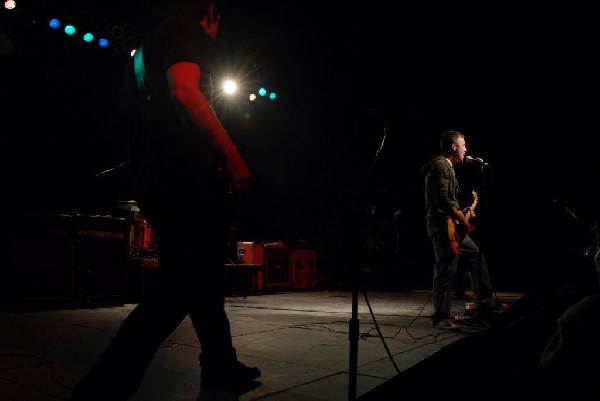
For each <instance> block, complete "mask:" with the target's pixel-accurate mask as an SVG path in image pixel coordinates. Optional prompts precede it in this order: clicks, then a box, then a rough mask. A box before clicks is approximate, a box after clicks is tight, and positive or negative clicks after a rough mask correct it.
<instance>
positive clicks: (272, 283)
mask: <svg viewBox="0 0 600 401" xmlns="http://www.w3.org/2000/svg"><path fill="white" fill-rule="evenodd" d="M290 258H291V252H290V248H289V247H285V246H266V247H265V287H267V288H270V287H289V286H290V284H291V272H290Z"/></svg>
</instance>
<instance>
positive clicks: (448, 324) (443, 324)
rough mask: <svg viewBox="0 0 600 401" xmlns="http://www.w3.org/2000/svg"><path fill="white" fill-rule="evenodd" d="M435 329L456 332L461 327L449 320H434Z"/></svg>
mask: <svg viewBox="0 0 600 401" xmlns="http://www.w3.org/2000/svg"><path fill="white" fill-rule="evenodd" d="M433 327H434V328H436V329H442V330H456V329H458V328H459V326H458V325H457V324H456V323H454V322H452V321H451V320H448V319H442V320H437V321H435V320H434V321H433Z"/></svg>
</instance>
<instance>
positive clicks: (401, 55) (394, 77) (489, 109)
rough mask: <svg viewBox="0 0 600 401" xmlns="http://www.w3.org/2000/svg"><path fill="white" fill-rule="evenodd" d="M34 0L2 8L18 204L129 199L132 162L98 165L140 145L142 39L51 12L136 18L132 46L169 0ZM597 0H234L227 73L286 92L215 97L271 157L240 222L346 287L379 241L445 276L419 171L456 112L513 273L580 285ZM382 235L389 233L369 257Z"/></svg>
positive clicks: (424, 273) (497, 253)
mask: <svg viewBox="0 0 600 401" xmlns="http://www.w3.org/2000/svg"><path fill="white" fill-rule="evenodd" d="M121 3H124V4H121ZM19 4H20V5H23V7H22V8H21V9H19V10H13V11H11V12H8V11H6V10H4V9H3V10H2V11H1V13H0V18H1V19H0V34H2V37H1V39H2V41H1V42H0V43H2V47H1V48H0V49H1V50H2V52H0V65H1V70H0V72H1V73H2V86H1V87H2V100H1V103H0V106H1V110H2V114H1V115H2V129H1V131H0V135H1V141H2V146H1V149H2V154H1V163H2V177H3V180H4V182H5V185H4V188H5V190H4V191H3V198H4V199H5V203H6V209H5V211H6V213H7V214H10V215H13V214H17V213H19V212H23V211H25V212H43V213H64V214H84V215H107V214H108V215H110V214H113V213H115V204H116V202H117V201H119V200H127V199H129V195H128V193H127V189H126V185H125V182H124V180H123V177H124V174H122V171H121V170H119V169H117V171H116V172H115V173H114V174H103V175H101V176H98V174H99V173H100V172H103V171H105V170H108V169H111V168H113V167H115V166H117V165H119V164H120V163H122V162H124V161H126V157H127V156H126V154H125V153H124V149H125V146H124V138H123V136H122V133H121V132H120V131H119V128H120V126H121V123H120V120H119V113H118V112H119V110H118V108H117V107H116V105H117V104H118V96H119V91H120V89H121V85H120V80H121V77H122V70H123V67H124V65H125V62H126V60H127V57H128V55H127V51H125V50H123V51H116V50H114V49H99V48H96V47H93V46H92V45H88V44H84V43H83V42H81V41H80V39H76V38H68V37H66V36H65V35H64V34H63V33H62V32H55V31H52V30H50V29H49V28H48V27H47V21H48V19H49V17H52V16H54V15H59V16H62V15H65V16H68V17H69V18H74V19H75V21H78V22H79V23H82V24H91V25H93V24H96V23H97V21H98V20H99V19H102V18H104V19H106V20H108V21H109V25H113V24H117V25H120V26H123V27H124V28H125V32H126V34H125V35H124V37H123V38H122V41H121V44H120V45H122V46H123V49H128V48H130V47H131V48H132V47H134V46H135V44H136V43H137V42H138V40H139V39H140V38H141V37H142V35H143V32H144V31H145V30H147V29H148V28H149V27H150V26H151V25H152V23H153V22H155V21H157V20H158V19H159V18H160V16H161V15H162V14H163V13H164V11H165V9H166V8H167V7H168V6H169V3H165V2H158V1H144V2H142V1H125V2H118V3H114V4H112V3H111V4H109V3H107V2H100V1H92V0H86V1H62V2H60V1H59V2H44V1H29V2H23V1H22V2H20V3H19ZM467 11H468V12H467ZM542 11H543V12H542ZM591 15H593V13H591V14H590V13H589V12H586V11H585V10H569V9H565V8H562V9H561V10H550V9H544V10H532V11H531V12H525V11H524V10H511V9H508V10H493V12H492V11H490V10H485V11H483V10H460V9H456V8H453V9H449V10H446V9H428V10H410V9H408V8H406V7H403V6H394V7H392V6H388V5H385V3H384V2H378V1H376V2H370V3H369V4H363V5H357V6H349V5H348V4H346V3H345V2H328V3H311V2H296V1H292V2H283V1H268V0H263V1H246V2H243V3H241V4H237V5H235V2H233V3H232V5H231V6H230V8H229V9H228V10H227V11H226V13H225V14H224V15H223V22H222V31H221V35H220V41H219V46H220V53H219V54H220V58H219V67H220V71H222V72H223V73H231V74H236V76H237V77H240V78H243V79H244V80H245V82H247V83H248V85H249V87H254V86H255V85H265V86H267V87H269V88H273V89H274V90H275V91H276V92H277V94H278V98H277V99H276V100H275V101H274V102H269V101H264V100H263V101H259V102H256V103H250V102H248V101H247V100H245V99H244V98H238V99H225V98H222V97H221V98H217V99H215V108H216V110H217V111H218V113H219V115H220V116H221V118H222V121H223V123H224V125H225V126H226V127H227V128H228V129H229V131H230V134H231V136H232V137H233V138H234V140H235V141H236V142H237V143H238V145H239V148H240V150H241V151H242V153H243V154H244V156H245V157H246V159H247V161H248V164H249V166H250V168H251V170H252V172H253V180H254V187H253V190H252V193H251V194H250V196H249V199H247V200H246V203H245V204H244V205H243V206H244V207H243V208H240V211H239V235H240V239H244V240H252V239H256V240H284V241H290V242H294V241H298V240H303V241H304V240H306V241H308V242H309V243H311V244H312V245H313V246H315V247H316V248H317V249H318V250H319V255H320V256H319V257H320V268H321V269H322V270H323V271H324V272H326V281H327V283H328V284H330V285H332V286H336V285H338V284H340V285H344V284H345V283H347V281H346V279H347V271H348V267H349V266H352V265H353V264H356V263H357V261H359V263H363V262H364V263H367V262H366V261H372V258H374V259H375V260H376V261H375V262H374V265H375V266H379V268H378V269H379V270H380V274H379V275H375V274H374V275H373V277H375V278H373V277H372V278H371V280H372V283H373V286H380V287H384V286H386V285H388V286H394V285H408V284H409V285H414V284H415V283H416V284H417V285H424V286H428V285H429V282H430V277H431V263H432V262H431V249H430V244H429V241H428V239H427V237H426V234H425V227H424V225H425V224H424V208H423V188H422V184H423V177H422V175H421V172H420V169H421V166H422V165H423V164H424V163H425V161H427V159H428V158H429V157H431V156H433V155H434V154H437V153H438V138H439V136H440V134H441V133H442V132H443V131H445V130H448V129H457V130H461V131H463V132H464V133H465V134H466V136H467V148H468V150H469V151H468V153H469V154H470V155H473V156H474V157H481V158H483V159H484V160H485V161H486V162H488V163H489V166H488V167H485V168H482V167H481V166H480V165H479V164H476V163H464V164H463V165H460V166H457V170H458V174H459V178H460V179H461V185H462V187H463V189H465V192H466V193H469V192H470V190H471V189H474V190H476V191H477V192H478V194H479V204H478V209H477V210H478V217H477V220H476V224H477V229H476V231H475V232H474V234H473V235H474V236H475V237H476V238H477V240H478V241H479V243H480V245H481V246H482V248H483V249H484V251H485V252H486V254H487V257H488V262H489V265H490V270H491V274H492V281H493V283H494V285H495V286H496V287H497V288H496V289H514V290H528V289H531V288H536V287H545V286H549V285H555V284H557V283H561V282H562V280H564V279H565V277H567V276H568V275H569V271H570V269H571V268H570V267H569V259H568V258H569V255H570V252H571V251H570V250H571V249H572V248H574V247H575V248H577V247H578V246H579V245H580V244H581V240H580V238H581V236H584V237H585V234H586V233H587V230H588V228H589V224H590V222H591V221H593V220H594V219H595V218H597V216H598V211H597V207H598V202H597V200H596V199H595V196H594V195H593V194H594V193H595V192H596V191H595V189H596V188H595V186H596V184H597V177H598V174H597V173H598V167H597V162H596V152H597V149H598V139H597V132H596V127H597V121H596V117H597V108H598V103H599V100H598V99H599V98H598V93H599V89H600V88H599V72H600V71H599V69H600V60H599V56H598V51H597V48H598V46H597V45H598V38H599V37H600V36H599V32H598V31H599V28H598V24H594V23H591V22H590V21H588V18H589V17H591ZM470 202H471V200H470V199H466V200H465V204H467V203H470ZM174 207H176V205H174ZM396 211H401V213H399V215H398V216H400V218H399V219H397V220H396V221H395V220H394V212H396ZM396 229H398V230H399V232H400V234H401V237H400V241H399V242H396ZM368 239H371V240H373V241H372V242H369V241H368ZM584 242H585V240H584ZM366 243H369V244H371V243H374V244H375V246H374V248H369V249H371V250H370V251H369V252H367V255H366V259H363V257H365V255H364V252H362V250H363V246H365V247H366V245H365V244H366ZM396 246H398V249H399V250H400V253H399V254H398V255H395V251H396ZM369 263H370V262H369Z"/></svg>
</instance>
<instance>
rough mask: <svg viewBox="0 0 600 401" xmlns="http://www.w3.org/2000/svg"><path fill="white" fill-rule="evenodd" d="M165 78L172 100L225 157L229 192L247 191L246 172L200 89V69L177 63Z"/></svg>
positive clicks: (247, 176) (235, 149)
mask: <svg viewBox="0 0 600 401" xmlns="http://www.w3.org/2000/svg"><path fill="white" fill-rule="evenodd" d="M167 75H168V79H169V85H170V88H171V94H172V96H173V98H174V99H175V101H176V102H177V103H178V104H179V105H180V106H181V109H182V111H183V112H184V113H185V114H186V115H187V117H188V118H189V119H190V120H191V121H192V122H193V123H194V124H195V125H196V126H198V128H199V132H202V133H206V134H207V135H208V138H207V139H208V140H209V141H210V142H211V143H212V144H213V145H214V146H215V148H216V149H217V150H218V151H220V152H222V154H223V155H224V156H225V160H226V165H225V168H226V169H227V172H228V174H229V176H230V178H231V185H232V190H233V191H234V193H235V194H236V195H241V194H242V193H244V192H245V191H247V190H248V189H249V186H250V170H249V169H248V166H247V165H246V162H245V161H244V159H243V158H242V156H241V155H240V153H239V151H238V149H237V147H236V146H235V144H234V143H233V141H232V140H231V138H230V137H229V135H228V134H227V131H226V130H225V128H224V127H223V125H222V124H221V122H220V121H219V118H218V117H217V115H216V114H215V111H214V110H213V108H212V106H211V105H210V103H209V102H208V99H207V98H206V96H205V95H204V93H202V91H201V90H200V76H201V72H200V67H199V66H198V65H197V64H195V63H189V62H179V63H176V64H173V65H172V66H171V67H170V68H169V70H168V72H167Z"/></svg>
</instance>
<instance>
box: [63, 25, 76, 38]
mask: <svg viewBox="0 0 600 401" xmlns="http://www.w3.org/2000/svg"><path fill="white" fill-rule="evenodd" d="M76 31H77V30H76V29H75V27H74V26H73V25H67V26H65V33H66V34H67V35H69V36H71V35H74V34H75V32H76Z"/></svg>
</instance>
